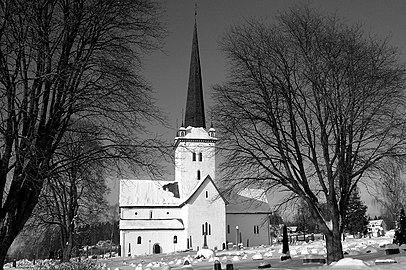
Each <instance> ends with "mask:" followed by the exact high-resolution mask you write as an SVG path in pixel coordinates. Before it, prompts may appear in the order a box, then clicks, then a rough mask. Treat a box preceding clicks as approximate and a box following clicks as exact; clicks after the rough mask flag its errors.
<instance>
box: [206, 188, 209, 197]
mask: <svg viewBox="0 0 406 270" xmlns="http://www.w3.org/2000/svg"><path fill="white" fill-rule="evenodd" d="M208 197H209V192H208V191H207V190H206V198H208Z"/></svg>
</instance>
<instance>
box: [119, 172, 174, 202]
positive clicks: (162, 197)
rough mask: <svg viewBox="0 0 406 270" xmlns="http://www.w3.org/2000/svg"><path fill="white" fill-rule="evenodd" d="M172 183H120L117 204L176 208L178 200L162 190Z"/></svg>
mask: <svg viewBox="0 0 406 270" xmlns="http://www.w3.org/2000/svg"><path fill="white" fill-rule="evenodd" d="M168 183H175V182H173V181H153V180H127V179H122V180H121V181H120V197H119V204H120V206H121V207H125V206H178V205H179V204H180V203H181V200H180V199H179V198H176V197H175V195H174V194H173V193H172V192H170V191H166V190H164V188H163V187H164V186H165V185H167V184H168Z"/></svg>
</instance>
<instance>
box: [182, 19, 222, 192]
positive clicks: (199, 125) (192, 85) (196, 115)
mask: <svg viewBox="0 0 406 270" xmlns="http://www.w3.org/2000/svg"><path fill="white" fill-rule="evenodd" d="M183 123H184V125H183ZM216 141H217V139H216V138H215V130H214V128H210V130H209V131H206V119H205V112H204V100H203V86H202V74H201V67H200V57H199V44H198V38H197V24H196V19H195V24H194V29H193V39H192V53H191V59H190V71H189V83H188V91H187V100H186V112H185V121H184V122H182V125H181V127H180V128H179V130H178V134H177V137H176V138H175V181H176V182H178V183H179V193H180V198H181V199H184V198H187V197H188V196H189V195H190V193H191V192H192V191H193V189H194V188H195V187H196V186H197V185H198V184H199V183H200V181H203V180H204V179H205V178H206V177H207V176H208V175H210V177H211V178H212V179H215V143H216Z"/></svg>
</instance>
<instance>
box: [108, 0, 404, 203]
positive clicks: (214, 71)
mask: <svg viewBox="0 0 406 270" xmlns="http://www.w3.org/2000/svg"><path fill="white" fill-rule="evenodd" d="M162 2H163V5H164V8H165V10H166V11H165V15H164V21H165V22H166V23H167V27H168V31H169V35H168V37H167V38H166V39H165V44H164V47H163V49H164V52H156V53H153V54H152V55H149V56H147V57H145V59H144V63H145V72H144V76H145V78H146V79H147V80H148V81H149V83H150V84H151V85H152V87H153V89H154V91H155V92H156V93H155V97H156V99H157V105H158V106H159V107H160V108H161V109H162V111H163V112H164V113H165V115H166V116H167V117H168V122H169V125H170V126H171V129H162V132H163V133H164V134H166V136H167V137H168V138H173V137H174V135H175V131H176V123H177V122H178V123H180V122H181V113H182V109H184V108H185V103H186V92H187V83H188V76H189V62H190V53H191V43H192V33H193V24H194V10H195V3H196V2H197V27H198V38H199V48H200V60H201V67H202V77H203V88H204V99H205V105H206V120H207V121H208V124H209V125H210V115H209V114H208V110H209V107H210V105H211V98H210V95H211V87H212V86H213V85H215V84H221V83H222V82H224V81H225V79H226V76H227V70H226V65H227V62H226V59H225V58H224V56H223V55H222V53H221V51H219V47H218V42H219V40H220V39H221V38H222V36H223V35H224V33H225V32H226V31H227V30H228V29H229V28H230V26H231V25H233V24H238V23H240V22H242V21H243V20H244V18H251V17H256V18H266V19H268V20H271V21H272V20H274V19H275V16H276V14H277V13H278V12H279V11H282V10H284V9H287V8H289V7H292V6H294V5H295V4H302V3H308V4H309V5H310V6H311V7H314V8H317V9H319V10H321V11H325V12H328V13H336V14H337V16H339V17H341V18H344V19H345V20H346V22H348V23H349V24H355V23H361V24H362V25H363V28H364V30H365V31H366V32H369V33H371V34H373V35H376V36H377V37H379V38H382V39H383V38H386V37H390V40H391V44H392V45H395V46H398V47H400V48H401V50H402V57H403V59H406V53H405V48H406V15H405V14H406V1H404V0H403V1H402V0H396V1H390V0H387V1H385V0H339V1H338V0H314V1H294V0H200V1H194V0H164V1H162ZM218 132H220V133H221V131H220V130H219V131H218ZM172 171H174V169H173V170H172ZM167 180H173V176H172V178H171V179H167ZM113 189H115V188H114V187H113ZM114 193H116V191H114ZM113 196H114V197H116V196H117V195H115V194H113ZM366 200H368V199H366ZM367 203H368V204H370V202H369V201H367Z"/></svg>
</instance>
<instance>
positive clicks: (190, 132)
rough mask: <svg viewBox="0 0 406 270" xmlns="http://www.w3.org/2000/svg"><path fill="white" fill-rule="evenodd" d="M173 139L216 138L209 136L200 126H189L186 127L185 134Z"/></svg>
mask: <svg viewBox="0 0 406 270" xmlns="http://www.w3.org/2000/svg"><path fill="white" fill-rule="evenodd" d="M175 139H189V140H217V139H216V138H213V137H210V136H209V133H207V131H206V130H205V129H204V128H202V127H191V126H188V127H187V128H186V135H185V136H183V137H176V138H175Z"/></svg>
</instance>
